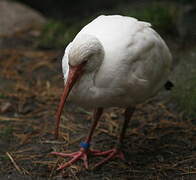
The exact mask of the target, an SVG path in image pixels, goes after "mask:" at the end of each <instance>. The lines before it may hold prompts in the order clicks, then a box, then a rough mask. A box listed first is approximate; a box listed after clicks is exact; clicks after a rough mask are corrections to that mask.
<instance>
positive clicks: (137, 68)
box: [62, 15, 172, 108]
mask: <svg viewBox="0 0 196 180" xmlns="http://www.w3.org/2000/svg"><path fill="white" fill-rule="evenodd" d="M93 38H97V40H98V41H99V42H100V44H101V45H102V47H103V52H102V54H103V59H101V58H100V59H99V60H98V61H99V62H96V63H97V64H96V67H95V69H92V70H91V71H90V72H86V73H85V72H84V73H83V75H82V77H81V78H80V80H78V81H77V82H76V84H75V85H74V87H73V89H72V91H71V93H70V99H72V101H74V102H76V103H77V104H79V105H81V106H83V107H90V108H95V107H111V106H117V107H128V106H130V105H135V104H137V103H141V102H143V101H144V100H146V99H148V98H149V97H151V96H153V95H155V93H156V92H157V91H158V90H159V89H161V88H162V87H163V86H164V83H165V82H166V80H167V79H168V74H169V72H170V69H171V64H172V60H171V54H170V52H169V50H168V48H167V46H166V44H165V42H164V41H163V40H162V38H161V37H160V36H159V35H158V34H157V33H156V32H155V31H154V30H153V29H152V28H151V25H150V23H146V22H142V21H138V20H137V19H135V18H131V17H125V16H119V15H113V16H104V15H102V16H99V17H98V18H96V19H95V20H93V21H92V22H91V23H89V24H87V25H86V26H85V27H84V28H83V29H82V30H81V31H80V32H79V33H78V34H77V36H76V37H75V39H74V40H73V41H72V42H71V43H70V44H69V45H68V46H67V48H66V50H65V55H64V58H63V62H62V67H63V73H64V78H65V82H66V79H67V76H68V71H69V65H68V64H69V52H70V49H72V48H74V47H77V46H78V49H77V50H78V54H77V55H78V56H80V53H84V51H85V49H83V48H81V49H82V51H80V49H79V47H80V45H81V44H83V43H87V44H88V48H90V50H92V51H93V50H94V48H96V44H95V46H94V44H93V43H92V44H91V39H93ZM91 46H92V47H91ZM88 48H86V50H87V49H88ZM88 61H93V60H90V59H89V60H88ZM89 69H90V68H89Z"/></svg>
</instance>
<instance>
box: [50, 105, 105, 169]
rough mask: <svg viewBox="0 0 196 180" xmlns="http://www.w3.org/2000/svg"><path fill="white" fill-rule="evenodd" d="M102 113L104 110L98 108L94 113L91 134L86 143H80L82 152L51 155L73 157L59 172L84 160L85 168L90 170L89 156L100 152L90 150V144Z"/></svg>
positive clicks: (54, 153)
mask: <svg viewBox="0 0 196 180" xmlns="http://www.w3.org/2000/svg"><path fill="white" fill-rule="evenodd" d="M102 113H103V108H97V109H96V110H95V111H94V115H93V123H92V125H91V128H90V131H89V134H88V136H87V138H86V140H85V141H84V142H81V143H80V150H79V151H78V152H74V153H60V152H52V153H51V154H53V155H58V156H61V157H71V158H72V159H71V160H70V161H68V162H66V163H65V164H62V165H60V166H59V168H58V169H57V170H61V169H64V168H66V167H69V166H71V165H72V164H73V163H74V162H76V161H78V160H79V159H82V160H83V161H84V166H85V168H87V169H88V158H87V155H88V154H89V153H92V154H96V153H98V152H99V151H97V150H90V149H89V147H90V142H91V139H92V136H93V132H94V130H95V128H96V126H97V123H98V121H99V119H100V117H101V115H102Z"/></svg>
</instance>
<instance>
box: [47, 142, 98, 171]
mask: <svg viewBox="0 0 196 180" xmlns="http://www.w3.org/2000/svg"><path fill="white" fill-rule="evenodd" d="M80 146H81V148H80V150H79V151H77V152H74V153H61V152H51V154H53V155H57V156H61V157H70V158H72V159H71V160H69V161H68V162H66V163H64V164H62V165H60V166H59V167H58V168H57V170H62V169H64V168H67V167H69V166H71V165H72V164H73V163H75V162H77V161H78V160H80V159H81V160H83V162H84V167H85V168H86V169H88V155H89V154H93V155H96V153H100V151H99V150H91V149H89V146H90V144H88V143H81V144H80Z"/></svg>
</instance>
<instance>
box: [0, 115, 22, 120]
mask: <svg viewBox="0 0 196 180" xmlns="http://www.w3.org/2000/svg"><path fill="white" fill-rule="evenodd" d="M0 121H24V119H21V118H13V117H5V116H0Z"/></svg>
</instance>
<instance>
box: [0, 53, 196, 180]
mask: <svg viewBox="0 0 196 180" xmlns="http://www.w3.org/2000/svg"><path fill="white" fill-rule="evenodd" d="M58 56H59V52H53V51H36V50H26V49H19V50H17V51H16V50H13V49H6V50H1V51H0V59H1V60H0V68H1V72H0V80H1V85H2V86H1V87H0V111H1V115H0V128H1V133H0V146H1V149H0V164H1V166H0V178H1V177H2V178H4V179H5V178H6V177H8V175H9V176H11V177H12V178H14V179H21V177H24V178H30V177H32V178H33V179H36V178H37V179H38V178H40V179H42V178H43V179H58V178H61V177H64V178H68V179H138V180H139V179H195V178H196V163H195V162H196V153H195V150H196V124H195V121H196V119H188V120H187V119H186V120H185V119H184V118H183V117H182V116H181V114H177V113H175V109H169V108H168V107H167V106H166V105H164V104H162V103H161V102H156V101H151V102H149V103H146V104H143V105H140V106H139V107H138V110H137V111H136V113H135V114H134V117H133V120H132V123H131V124H130V127H129V128H128V132H127V137H126V143H125V145H124V151H125V155H126V157H127V163H124V162H121V161H120V160H118V159H115V160H113V161H111V162H110V163H108V164H106V165H104V166H103V167H102V168H100V169H97V170H91V171H87V170H85V169H84V168H83V167H82V165H81V164H80V163H77V164H74V165H72V166H71V167H69V168H67V169H65V170H64V171H62V172H57V171H56V167H57V166H58V165H59V164H60V163H63V162H65V161H66V160H67V159H62V158H57V157H54V156H51V155H50V154H49V153H50V152H51V151H53V150H57V151H65V152H70V151H74V150H77V148H78V144H79V142H80V141H81V140H82V139H84V137H85V135H86V131H87V130H88V127H89V125H90V121H91V113H89V112H86V111H85V110H81V109H80V108H77V107H75V106H74V105H72V104H70V103H68V104H67V105H66V109H65V113H64V114H63V116H62V124H61V133H60V138H59V140H55V139H54V137H53V131H54V114H55V111H56V106H57V104H58V101H59V96H60V94H61V91H62V83H63V81H62V76H61V74H60V72H61V69H60V60H58V58H57V57H58ZM57 72H58V73H57ZM5 106H6V107H5ZM122 118H123V110H122V109H118V108H112V109H109V110H106V112H105V114H104V115H103V117H102V120H101V121H100V123H99V127H98V128H97V130H96V133H95V136H94V140H93V144H92V146H93V147H94V148H98V149H102V150H105V149H108V148H111V147H112V146H113V145H114V143H115V139H116V135H117V132H118V127H119V121H120V120H122ZM10 127H11V130H10ZM96 162H97V159H95V158H93V157H92V158H91V159H90V164H91V165H93V164H95V163H96Z"/></svg>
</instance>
